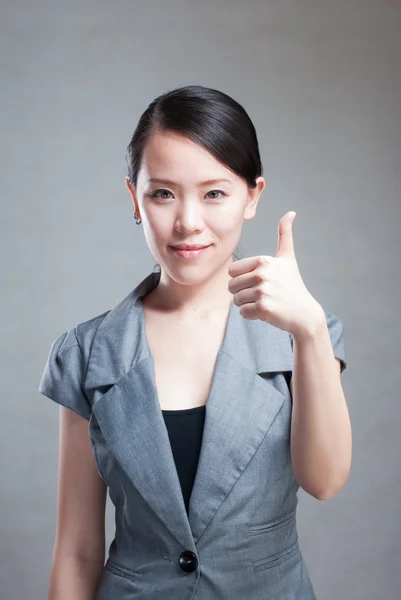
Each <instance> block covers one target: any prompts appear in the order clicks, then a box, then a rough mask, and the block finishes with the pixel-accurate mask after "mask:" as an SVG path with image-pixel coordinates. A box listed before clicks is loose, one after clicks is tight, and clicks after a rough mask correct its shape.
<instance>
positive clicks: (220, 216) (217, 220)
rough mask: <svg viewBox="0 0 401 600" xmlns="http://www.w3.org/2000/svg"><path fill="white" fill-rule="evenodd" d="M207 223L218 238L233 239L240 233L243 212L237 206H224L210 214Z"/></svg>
mask: <svg viewBox="0 0 401 600" xmlns="http://www.w3.org/2000/svg"><path fill="white" fill-rule="evenodd" d="M207 224H208V226H209V228H210V229H211V230H212V231H214V233H215V234H216V235H217V236H218V237H219V238H220V239H222V240H224V239H233V238H235V237H237V236H238V235H239V234H240V233H241V229H242V224H243V212H242V211H241V210H238V208H237V209H236V210H233V209H232V207H225V208H224V210H221V211H218V212H217V211H216V213H214V214H213V215H211V216H210V218H209V219H208V223H207Z"/></svg>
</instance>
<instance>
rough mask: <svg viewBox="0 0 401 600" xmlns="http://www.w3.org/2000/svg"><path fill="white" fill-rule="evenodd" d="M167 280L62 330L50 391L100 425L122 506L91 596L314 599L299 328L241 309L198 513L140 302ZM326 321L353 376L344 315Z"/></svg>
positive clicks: (233, 321) (221, 375) (95, 443)
mask: <svg viewBox="0 0 401 600" xmlns="http://www.w3.org/2000/svg"><path fill="white" fill-rule="evenodd" d="M159 279H160V273H159V272H153V273H151V274H150V275H149V276H148V277H146V278H145V279H144V280H143V281H142V282H141V283H140V284H139V285H138V286H137V287H136V288H135V289H134V290H133V291H132V292H130V293H129V294H128V295H127V296H126V297H125V298H124V299H123V300H122V301H121V302H120V303H118V304H117V305H116V306H115V307H114V308H113V309H111V310H108V311H106V312H104V313H102V314H100V315H97V316H95V317H93V318H92V319H89V320H87V321H84V322H82V323H79V324H77V325H76V326H75V327H74V328H72V329H70V330H69V331H67V332H65V333H62V334H61V335H60V336H59V337H58V338H57V339H56V340H55V341H54V342H53V344H52V346H51V350H50V353H49V356H48V360H47V363H46V365H45V370H44V373H43V376H42V380H41V382H40V386H39V391H40V392H41V393H42V394H44V395H46V396H48V397H49V398H51V399H53V400H54V401H55V402H58V403H59V404H62V405H64V406H68V407H69V408H71V409H72V410H75V411H76V412H77V413H78V414H80V415H81V416H83V417H84V418H86V419H88V420H89V435H90V439H91V443H92V448H93V452H94V455H95V458H96V463H97V466H98V471H99V475H100V476H101V477H102V479H103V480H104V481H105V483H106V484H107V485H108V487H109V493H110V498H111V500H112V502H113V504H114V505H115V507H116V531H115V538H114V540H113V541H112V543H111V544H110V547H109V551H108V556H107V561H106V564H105V566H104V569H103V572H102V577H101V579H100V582H99V586H98V589H97V592H96V596H95V598H94V600H111V599H112V600H134V599H136V600H161V599H163V598H168V599H170V598H171V599H174V600H244V599H246V600H316V596H315V594H314V591H313V587H312V583H311V580H310V578H309V574H308V570H307V567H306V564H305V562H304V560H303V556H302V553H301V550H300V546H299V540H298V533H297V524H296V508H297V503H298V500H297V491H298V489H299V484H298V482H297V481H296V479H295V476H294V473H293V469H292V463H291V453H290V425H291V411H292V400H291V394H290V390H289V386H288V383H287V381H288V376H289V375H290V374H291V372H292V362H293V354H292V340H291V336H290V335H289V334H288V333H287V332H285V331H282V330H280V329H278V328H276V327H274V326H272V325H271V324H268V323H264V322H262V321H259V320H252V321H250V320H246V319H243V318H242V316H241V315H240V313H239V309H238V307H237V306H236V305H234V304H232V306H231V309H230V312H229V316H228V321H227V327H226V331H225V335H224V339H223V342H222V344H221V347H220V349H219V352H218V355H217V359H216V364H215V370H214V375H213V380H212V385H211V390H210V394H209V397H208V400H207V404H206V412H205V421H204V429H203V437H202V443H201V448H200V454H199V461H198V465H197V470H196V476H195V480H194V483H193V487H192V493H191V496H190V501H189V507H188V511H187V510H186V506H185V502H184V498H183V494H182V490H181V485H180V481H179V477H178V474H177V469H176V465H175V461H174V456H173V452H172V447H171V444H170V439H169V435H168V431H167V427H166V423H165V420H164V417H163V414H162V411H161V410H160V404H159V400H158V396H157V389H156V383H155V371H154V358H153V356H152V353H151V351H150V348H149V344H148V342H147V338H146V331H145V320H144V307H143V304H142V302H141V298H143V297H144V296H145V295H146V294H147V293H148V292H150V291H151V290H152V289H154V287H155V286H157V284H158V282H159ZM326 319H327V326H328V331H329V334H330V339H331V342H332V345H333V353H334V355H335V356H336V357H337V358H339V359H341V361H342V363H343V368H342V370H343V369H344V368H345V366H346V359H345V349H344V340H343V327H342V323H341V321H340V319H339V318H338V317H336V316H335V315H333V314H331V313H327V312H326ZM286 378H287V379H286Z"/></svg>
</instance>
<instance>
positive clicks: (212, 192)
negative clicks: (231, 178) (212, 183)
mask: <svg viewBox="0 0 401 600" xmlns="http://www.w3.org/2000/svg"><path fill="white" fill-rule="evenodd" d="M216 192H217V193H218V194H222V195H223V196H227V194H225V193H224V192H223V191H222V190H211V191H210V192H208V193H207V194H206V195H208V194H215V193H216ZM212 200H220V198H212Z"/></svg>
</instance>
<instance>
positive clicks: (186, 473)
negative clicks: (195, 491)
mask: <svg viewBox="0 0 401 600" xmlns="http://www.w3.org/2000/svg"><path fill="white" fill-rule="evenodd" d="M162 413H163V417H164V422H165V424H166V427H167V431H168V435H169V438H170V444H171V449H172V452H173V456H174V461H175V466H176V469H177V473H178V478H179V480H180V484H181V489H182V495H183V498H184V502H185V507H186V510H187V513H188V507H189V498H190V496H191V492H192V486H193V483H194V480H195V475H196V469H197V466H198V460H199V453H200V449H201V444H202V435H203V426H204V422H205V413H206V405H204V406H196V407H195V408H184V409H182V410H162Z"/></svg>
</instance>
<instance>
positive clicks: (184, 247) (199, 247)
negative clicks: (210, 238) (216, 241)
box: [171, 244, 210, 250]
mask: <svg viewBox="0 0 401 600" xmlns="http://www.w3.org/2000/svg"><path fill="white" fill-rule="evenodd" d="M208 245H209V246H210V244H208ZM208 245H204V246H202V245H200V244H195V245H193V246H188V245H186V244H183V245H179V246H171V247H172V248H175V249H176V250H200V249H201V248H207V247H208Z"/></svg>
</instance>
